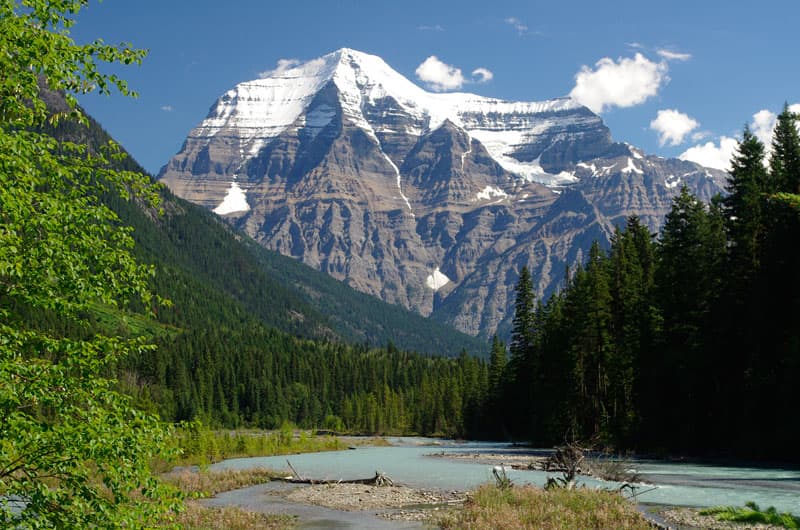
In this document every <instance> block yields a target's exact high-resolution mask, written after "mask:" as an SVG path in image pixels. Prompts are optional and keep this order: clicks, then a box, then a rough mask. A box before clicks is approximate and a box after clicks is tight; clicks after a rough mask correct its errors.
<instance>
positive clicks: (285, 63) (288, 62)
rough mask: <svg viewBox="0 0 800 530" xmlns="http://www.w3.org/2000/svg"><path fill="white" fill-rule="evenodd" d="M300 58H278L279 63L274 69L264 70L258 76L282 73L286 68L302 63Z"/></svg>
mask: <svg viewBox="0 0 800 530" xmlns="http://www.w3.org/2000/svg"><path fill="white" fill-rule="evenodd" d="M300 63H301V61H300V59H278V63H277V64H276V65H275V68H274V69H272V70H264V71H263V72H260V73H259V74H258V77H262V78H263V77H270V76H273V75H280V74H282V73H283V72H285V71H286V70H290V69H292V68H294V67H295V66H297V65H298V64H300Z"/></svg>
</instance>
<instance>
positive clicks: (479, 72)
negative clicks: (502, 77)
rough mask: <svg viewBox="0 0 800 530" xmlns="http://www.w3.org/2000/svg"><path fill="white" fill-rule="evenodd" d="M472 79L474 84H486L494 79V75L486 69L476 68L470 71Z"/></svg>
mask: <svg viewBox="0 0 800 530" xmlns="http://www.w3.org/2000/svg"><path fill="white" fill-rule="evenodd" d="M472 77H473V79H475V82H476V83H488V82H489V81H491V80H492V79H494V74H493V73H492V71H491V70H488V69H486V68H476V69H475V70H473V71H472Z"/></svg>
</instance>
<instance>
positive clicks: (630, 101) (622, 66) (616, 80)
mask: <svg viewBox="0 0 800 530" xmlns="http://www.w3.org/2000/svg"><path fill="white" fill-rule="evenodd" d="M667 70H668V67H667V63H666V62H660V63H656V62H653V61H651V60H650V59H648V58H647V57H645V56H644V55H642V54H641V53H637V54H636V55H635V56H634V57H632V58H631V57H621V58H619V59H618V60H617V61H616V62H615V61H614V60H613V59H611V58H609V57H604V58H602V59H600V60H599V61H597V63H595V68H594V69H592V68H590V67H588V66H585V65H584V66H583V67H581V70H580V72H578V73H577V74H575V87H574V88H573V89H572V91H571V92H570V93H569V95H570V97H572V98H573V99H575V100H576V101H578V102H579V103H581V104H582V105H586V106H587V107H589V108H590V109H591V110H592V111H594V112H598V113H599V112H603V111H604V110H606V109H608V108H610V107H615V106H616V107H632V106H634V105H638V104H640V103H643V102H644V101H645V100H646V99H647V98H649V97H652V96H655V95H656V94H657V93H658V90H659V89H660V88H661V86H662V85H663V84H664V83H666V82H667V81H669V77H667Z"/></svg>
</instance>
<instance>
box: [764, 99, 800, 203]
mask: <svg viewBox="0 0 800 530" xmlns="http://www.w3.org/2000/svg"><path fill="white" fill-rule="evenodd" d="M797 119H798V117H797V114H795V113H793V112H791V111H790V110H789V105H788V104H784V106H783V112H781V113H780V114H779V115H778V119H777V122H776V124H775V131H774V132H773V134H772V156H771V157H770V162H769V167H770V181H771V182H772V189H771V190H770V191H772V192H777V193H781V192H782V193H800V135H798V132H797Z"/></svg>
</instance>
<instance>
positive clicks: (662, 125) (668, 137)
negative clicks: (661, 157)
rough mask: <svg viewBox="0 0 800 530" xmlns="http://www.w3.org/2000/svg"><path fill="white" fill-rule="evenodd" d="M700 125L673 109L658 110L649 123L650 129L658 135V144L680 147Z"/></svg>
mask: <svg viewBox="0 0 800 530" xmlns="http://www.w3.org/2000/svg"><path fill="white" fill-rule="evenodd" d="M699 126H700V123H699V122H698V121H697V120H695V119H694V118H691V117H690V116H689V115H688V114H684V113H683V112H679V111H677V110H675V109H667V110H659V111H658V114H657V115H656V119H654V120H653V121H651V122H650V128H651V129H652V130H654V131H656V132H657V133H658V143H659V144H660V145H661V146H664V145H667V144H669V145H680V144H682V143H683V140H684V139H685V138H686V135H688V134H689V133H690V132H692V131H693V130H695V129H697V128H698V127H699Z"/></svg>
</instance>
